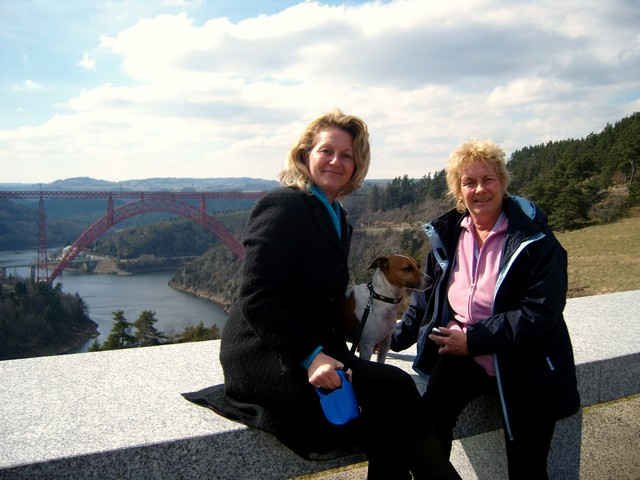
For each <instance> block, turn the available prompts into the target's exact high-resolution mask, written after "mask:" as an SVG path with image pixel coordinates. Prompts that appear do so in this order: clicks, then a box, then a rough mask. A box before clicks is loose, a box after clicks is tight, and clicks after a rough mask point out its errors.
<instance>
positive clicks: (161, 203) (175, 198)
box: [0, 190, 265, 283]
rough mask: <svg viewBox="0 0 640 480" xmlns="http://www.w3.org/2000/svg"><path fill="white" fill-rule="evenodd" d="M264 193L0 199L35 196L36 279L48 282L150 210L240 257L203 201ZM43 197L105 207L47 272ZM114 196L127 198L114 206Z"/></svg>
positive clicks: (39, 194) (52, 194)
mask: <svg viewBox="0 0 640 480" xmlns="http://www.w3.org/2000/svg"><path fill="white" fill-rule="evenodd" d="M264 193H265V192H142V191H137V192H135V191H128V192H124V191H119V192H109V191H77V192H76V191H55V190H52V191H35V190H34V191H0V198H5V199H12V200H28V199H37V200H39V204H38V259H37V261H36V279H37V280H38V281H44V282H49V283H51V282H52V281H53V280H54V279H55V278H56V277H57V276H58V275H60V273H62V271H63V270H64V269H65V268H66V267H67V266H68V265H69V264H70V263H71V262H72V261H73V259H74V258H75V257H76V255H78V254H79V253H80V252H81V251H82V250H84V249H85V248H86V247H87V246H89V245H90V244H91V243H93V242H94V241H95V240H96V239H97V238H98V237H100V236H101V235H103V234H104V233H105V232H106V231H107V230H109V229H110V228H111V227H112V226H114V225H116V224H118V223H120V222H122V221H124V220H126V219H128V218H131V217H135V216H137V215H143V214H145V213H151V212H169V213H173V214H175V215H179V216H181V217H184V218H188V219H190V220H192V221H194V222H196V223H199V224H200V225H202V226H203V227H204V228H206V229H207V230H209V231H210V232H212V233H213V234H215V235H216V236H217V237H218V238H219V239H220V240H221V241H222V242H223V243H224V244H225V245H226V246H227V247H228V248H229V250H231V251H232V252H233V254H234V255H236V256H237V257H238V258H243V257H244V248H243V247H242V245H241V244H240V242H239V241H238V240H236V239H235V238H234V236H233V235H232V234H231V232H229V230H227V228H226V227H225V226H224V225H223V224H222V223H221V222H220V221H219V220H218V219H216V218H215V217H214V216H213V215H209V214H208V213H207V211H206V205H207V200H213V199H215V200H220V199H224V200H236V199H247V200H255V199H258V198H260V197H261V196H262V195H264ZM45 198H57V199H80V200H86V199H101V198H103V199H105V200H107V210H106V212H105V214H104V215H103V216H102V217H100V219H98V220H97V221H96V222H94V223H93V224H91V225H90V226H89V227H87V228H86V229H85V230H84V231H83V232H82V233H81V234H80V236H79V237H78V238H77V239H76V241H75V242H73V244H72V245H71V247H70V248H68V249H66V250H65V253H64V255H63V256H62V259H61V260H60V263H58V265H57V266H55V268H53V270H52V272H51V274H49V265H48V260H47V236H46V229H47V225H46V212H45V208H44V199H45ZM114 199H125V200H131V201H130V202H128V203H125V204H124V205H122V206H120V207H118V208H114V206H113V200H114ZM186 200H199V201H200V208H195V207H193V206H192V205H190V204H189V203H186V202H185V201H186Z"/></svg>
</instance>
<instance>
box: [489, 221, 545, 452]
mask: <svg viewBox="0 0 640 480" xmlns="http://www.w3.org/2000/svg"><path fill="white" fill-rule="evenodd" d="M544 237H545V234H544V233H539V234H537V235H535V236H533V237H531V238H529V239H528V240H525V241H523V242H522V243H520V245H518V248H517V249H516V251H515V252H513V254H512V255H511V257H510V258H509V261H508V262H507V263H506V264H505V266H504V268H503V269H502V270H501V271H500V273H499V274H498V280H497V281H496V289H495V290H494V292H493V305H494V308H495V304H496V297H497V296H498V290H500V287H501V286H502V282H503V281H504V279H505V277H506V276H507V274H508V273H509V270H510V269H511V266H512V265H513V263H514V261H515V260H516V258H517V257H518V256H519V255H520V253H522V251H523V250H524V249H525V248H527V247H528V246H529V245H531V244H532V243H534V242H537V241H538V240H541V239H543V238H544ZM493 313H494V314H495V311H494V312H493ZM493 366H494V368H495V370H496V383H497V384H498V396H499V397H500V407H501V409H502V418H503V420H504V428H505V430H506V433H507V438H508V439H509V441H511V442H512V441H513V430H512V429H511V420H510V419H509V411H508V410H507V400H506V398H505V396H504V387H503V385H502V373H501V369H500V361H499V359H498V355H497V354H495V353H494V354H493Z"/></svg>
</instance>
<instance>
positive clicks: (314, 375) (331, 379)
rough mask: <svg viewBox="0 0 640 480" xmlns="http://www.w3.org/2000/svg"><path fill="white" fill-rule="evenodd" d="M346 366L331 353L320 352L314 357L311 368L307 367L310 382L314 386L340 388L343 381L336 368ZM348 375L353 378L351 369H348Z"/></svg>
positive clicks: (330, 388)
mask: <svg viewBox="0 0 640 480" xmlns="http://www.w3.org/2000/svg"><path fill="white" fill-rule="evenodd" d="M340 368H344V364H343V363H342V362H340V361H338V360H336V359H335V358H333V357H330V356H329V355H327V354H325V353H323V352H320V353H318V355H316V358H314V359H313V362H311V365H309V368H307V374H308V376H309V383H310V384H311V385H313V386H314V387H319V388H326V389H327V390H333V389H334V388H338V387H339V386H340V384H341V383H342V381H341V380H340V377H339V376H338V374H337V373H336V370H338V369H340ZM346 373H347V377H348V378H351V370H350V369H349V370H347V372H346Z"/></svg>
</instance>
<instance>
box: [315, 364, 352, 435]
mask: <svg viewBox="0 0 640 480" xmlns="http://www.w3.org/2000/svg"><path fill="white" fill-rule="evenodd" d="M336 372H337V373H338V375H339V376H340V380H341V381H342V384H341V385H340V386H339V387H338V388H336V389H334V390H327V389H324V388H316V393H317V394H318V397H320V406H321V407H322V411H323V412H324V416H325V417H326V418H327V420H329V422H331V423H332V424H334V425H345V424H346V423H349V422H350V421H351V420H354V419H356V418H358V416H359V415H360V410H359V409H358V401H357V400H356V394H355V392H354V391H353V386H352V385H351V382H350V381H349V379H348V378H347V376H346V374H345V373H344V371H343V370H336Z"/></svg>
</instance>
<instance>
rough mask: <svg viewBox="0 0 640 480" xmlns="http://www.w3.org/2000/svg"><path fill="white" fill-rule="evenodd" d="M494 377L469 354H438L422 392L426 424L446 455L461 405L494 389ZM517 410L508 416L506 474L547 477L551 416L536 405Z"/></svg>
mask: <svg viewBox="0 0 640 480" xmlns="http://www.w3.org/2000/svg"><path fill="white" fill-rule="evenodd" d="M496 389H497V386H496V381H495V378H493V377H490V376H489V375H487V374H486V372H485V371H484V369H483V368H482V367H480V365H478V364H477V363H476V362H475V361H474V360H473V359H472V358H471V357H459V356H453V355H442V356H440V357H439V358H438V361H437V362H436V364H435V366H434V369H433V371H432V374H431V378H430V380H429V385H428V387H427V391H426V393H425V395H424V396H423V408H424V409H425V411H426V412H427V419H426V421H427V425H428V426H431V428H433V429H434V431H435V435H436V437H437V438H438V439H439V441H440V443H441V446H442V449H443V450H444V451H445V452H446V455H447V456H449V455H450V453H451V443H452V434H453V428H454V427H455V424H456V421H457V419H458V416H459V415H460V413H461V412H462V410H463V409H464V407H465V406H466V405H467V404H468V403H469V402H470V401H471V400H473V399H474V398H475V397H477V396H479V395H481V394H483V393H489V392H496ZM527 410H528V411H518V412H515V414H514V415H513V416H512V417H511V418H510V423H511V427H512V433H513V439H509V438H508V437H507V433H506V428H505V443H506V450H507V462H508V469H509V478H510V479H511V480H520V479H532V480H533V479H536V480H539V479H542V480H544V479H547V478H548V476H547V456H548V454H549V448H550V446H551V439H552V437H553V430H554V427H555V420H552V419H549V418H545V417H541V416H540V415H537V409H536V408H530V409H527Z"/></svg>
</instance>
